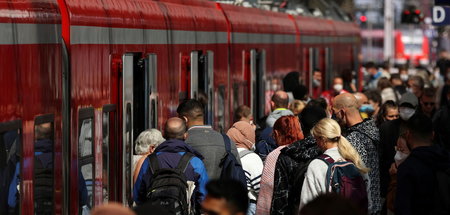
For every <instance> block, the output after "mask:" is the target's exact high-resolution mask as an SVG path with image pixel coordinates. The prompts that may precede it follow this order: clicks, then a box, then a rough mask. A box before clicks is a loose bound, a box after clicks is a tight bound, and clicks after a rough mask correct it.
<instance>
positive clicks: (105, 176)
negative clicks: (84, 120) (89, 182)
mask: <svg viewBox="0 0 450 215" xmlns="http://www.w3.org/2000/svg"><path fill="white" fill-rule="evenodd" d="M109 117H110V113H103V144H102V161H103V163H102V165H103V168H102V180H103V189H102V191H103V202H104V203H106V202H108V199H109V189H108V188H109V131H110V130H109V129H110V122H109V119H110V118H109Z"/></svg>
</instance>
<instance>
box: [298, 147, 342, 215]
mask: <svg viewBox="0 0 450 215" xmlns="http://www.w3.org/2000/svg"><path fill="white" fill-rule="evenodd" d="M324 154H327V155H328V156H330V157H331V158H333V160H335V161H337V160H338V159H342V156H341V154H339V151H338V148H337V147H334V148H331V149H327V150H326V151H325V152H324ZM327 171H328V165H327V164H326V163H325V162H324V161H323V160H320V159H314V160H313V161H311V163H310V164H309V166H308V170H307V171H306V174H305V180H304V181H303V187H302V192H301V196H300V209H301V208H302V207H303V206H304V205H305V204H307V203H308V202H310V201H311V200H313V199H314V198H316V197H317V196H319V194H321V193H325V192H326V189H327V188H326V175H327Z"/></svg>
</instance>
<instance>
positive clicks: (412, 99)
mask: <svg viewBox="0 0 450 215" xmlns="http://www.w3.org/2000/svg"><path fill="white" fill-rule="evenodd" d="M405 103H407V104H410V105H412V106H413V107H416V106H417V105H418V104H419V100H418V99H417V97H416V96H415V95H414V94H413V93H410V92H407V93H405V94H403V95H402V98H401V99H400V102H399V105H400V106H402V105H403V104H405Z"/></svg>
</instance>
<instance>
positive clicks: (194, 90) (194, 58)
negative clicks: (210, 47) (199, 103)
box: [189, 51, 203, 99]
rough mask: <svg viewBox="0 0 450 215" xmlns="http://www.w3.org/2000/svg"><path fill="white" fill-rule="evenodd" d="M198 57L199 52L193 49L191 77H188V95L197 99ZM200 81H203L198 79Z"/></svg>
mask: <svg viewBox="0 0 450 215" xmlns="http://www.w3.org/2000/svg"><path fill="white" fill-rule="evenodd" d="M198 57H199V52H198V51H193V52H191V71H190V72H191V75H190V76H191V77H190V87H191V89H190V94H189V95H190V97H191V99H197V98H198V82H199V80H198ZM200 83H203V82H202V81H200Z"/></svg>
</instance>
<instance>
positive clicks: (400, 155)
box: [394, 151, 409, 167]
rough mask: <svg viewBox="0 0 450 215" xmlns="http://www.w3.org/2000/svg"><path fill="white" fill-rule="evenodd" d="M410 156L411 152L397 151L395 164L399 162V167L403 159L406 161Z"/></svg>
mask: <svg viewBox="0 0 450 215" xmlns="http://www.w3.org/2000/svg"><path fill="white" fill-rule="evenodd" d="M408 156H409V154H406V153H403V152H401V151H397V152H396V153H395V156H394V160H395V164H397V167H398V166H399V165H400V164H401V163H403V161H405V160H406V158H408Z"/></svg>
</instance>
